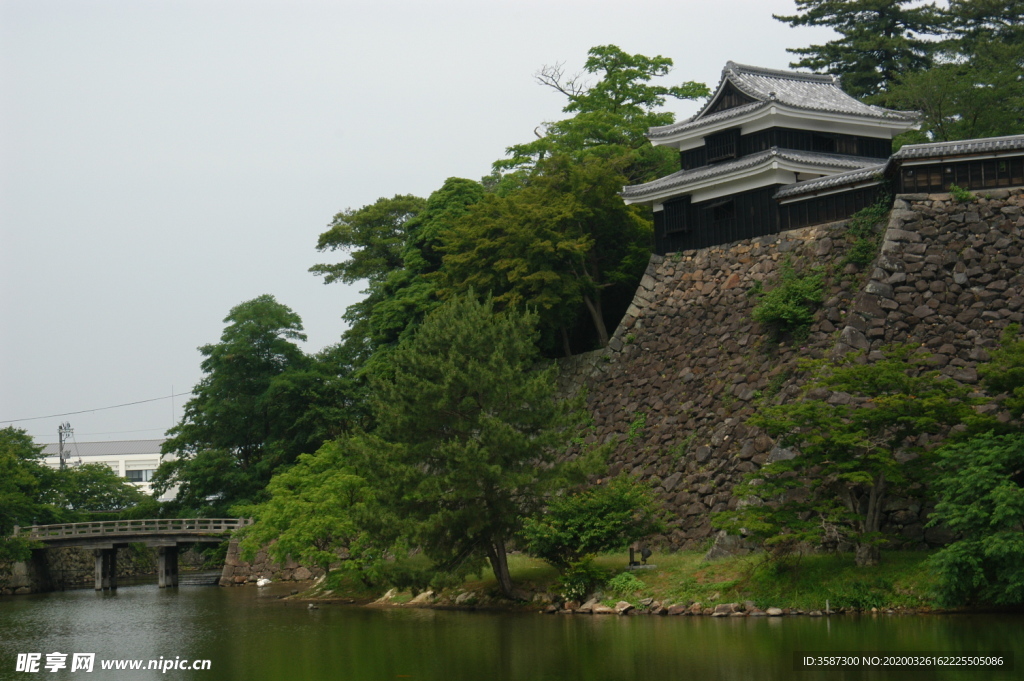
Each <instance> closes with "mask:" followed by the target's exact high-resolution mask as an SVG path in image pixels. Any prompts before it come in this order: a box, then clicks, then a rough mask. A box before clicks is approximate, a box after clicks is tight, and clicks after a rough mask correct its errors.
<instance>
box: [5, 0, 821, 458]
mask: <svg viewBox="0 0 1024 681" xmlns="http://www.w3.org/2000/svg"><path fill="white" fill-rule="evenodd" d="M772 12H775V13H785V14H790V13H792V12H793V2H792V1H791V0H717V1H715V2H707V1H700V2H697V1H692V0H674V1H671V2H668V1H666V2H661V1H654V0H633V1H632V2H623V1H622V0H610V1H609V0H585V1H577V0H566V1H560V0H549V1H548V2H536V1H534V0H521V1H517V2H512V1H508V0H491V1H484V0H477V1H475V2H471V1H468V0H463V1H461V2H459V1H445V0H434V1H432V2H415V1H413V0H401V1H392V2H387V1H383V2H382V1H379V0H378V1H377V2H372V3H371V2H353V1H345V2H342V1H337V2H302V1H298V0H290V1H288V2H285V1H284V0H263V1H260V0H244V1H238V2H228V1H220V0H192V1H189V0H179V1H173V2H172V1H162V2H156V1H151V0H0V324H2V327H0V329H2V331H0V427H3V426H6V425H8V423H7V420H10V419H30V418H33V417H41V416H49V415H51V414H64V413H66V412H76V411H82V410H91V409H97V408H100V407H107V406H111V405H117V404H123V403H129V402H135V401H139V400H148V399H154V398H161V397H163V398H167V396H169V395H170V394H171V390H172V386H173V390H174V392H176V393H184V392H188V391H189V390H190V389H191V387H192V386H193V385H194V384H195V383H196V382H197V381H198V380H199V379H200V377H201V372H200V370H199V363H200V360H201V356H200V354H199V353H198V351H197V350H196V348H197V347H198V346H200V345H203V344H205V343H212V342H216V341H217V340H218V339H219V337H220V333H221V331H222V329H223V326H224V324H223V321H222V320H223V318H224V317H225V316H226V315H227V313H228V311H229V310H230V309H231V308H232V307H233V306H235V305H237V304H238V303H240V302H242V301H245V300H249V299H251V298H254V297H256V296H258V295H261V294H264V293H270V294H272V295H274V296H276V297H277V299H278V301H280V302H282V303H284V304H286V305H288V306H289V307H291V308H292V309H293V310H295V311H296V312H297V313H298V314H299V315H300V316H301V317H302V319H303V321H304V323H305V326H306V331H307V333H308V335H309V342H308V343H307V344H306V350H307V351H310V352H312V351H316V350H319V349H320V348H322V347H324V346H326V345H329V344H331V343H333V342H336V341H337V340H338V338H339V336H340V334H341V332H342V330H343V328H344V326H343V323H342V321H341V319H340V317H341V314H342V313H343V312H344V309H345V307H346V306H347V305H349V304H351V303H352V302H355V301H356V300H358V299H359V293H358V291H359V289H360V287H358V286H356V287H351V288H349V287H344V286H342V285H341V284H332V285H330V286H324V285H323V283H322V280H321V279H320V278H319V277H315V276H313V275H312V274H309V273H308V272H307V270H308V268H309V267H310V266H311V265H313V264H315V263H318V262H330V261H333V260H336V259H341V258H342V257H343V256H342V254H340V253H325V254H320V253H317V252H316V250H315V245H316V240H317V236H318V235H319V234H320V233H321V232H322V231H324V229H325V228H326V226H327V224H328V223H329V222H330V220H331V217H332V216H333V215H334V214H335V213H337V212H338V211H340V210H342V209H345V208H348V207H359V206H363V205H365V204H368V203H372V202H374V201H376V200H377V199H378V198H379V197H381V196H393V195H395V194H405V193H410V194H417V195H419V196H423V197H426V196H427V195H429V193H430V192H431V191H433V190H435V189H437V188H439V187H440V186H441V184H442V183H443V182H444V180H445V179H446V178H447V177H450V176H460V177H467V178H472V179H479V178H480V177H481V176H483V175H485V174H487V173H488V172H489V167H490V164H491V163H492V162H493V161H494V160H496V159H498V158H500V157H502V155H503V152H504V149H505V148H506V147H507V146H509V145H511V144H516V143H519V142H526V141H529V140H530V139H532V136H533V132H532V131H533V129H534V128H535V127H536V126H537V125H538V124H540V123H541V122H542V121H546V120H557V119H559V118H562V117H563V116H562V115H561V113H560V109H561V107H562V106H563V104H564V101H563V100H562V99H561V96H560V95H558V94H557V93H555V92H553V91H551V90H549V89H546V88H544V87H542V86H540V85H538V84H536V83H535V81H534V80H533V74H534V73H535V72H536V71H537V70H538V69H539V68H540V67H541V66H542V65H545V64H553V63H555V62H565V63H566V69H567V70H568V71H570V72H574V71H577V70H579V69H580V68H581V67H582V64H583V62H584V60H585V58H586V52H587V50H588V49H589V48H590V47H592V46H595V45H602V44H609V43H611V44H615V45H618V46H619V47H621V48H622V49H623V50H625V51H627V52H630V53H641V54H645V55H648V56H654V55H659V54H660V55H663V56H666V57H671V58H672V59H673V60H674V61H675V70H674V72H673V73H672V74H671V75H670V76H669V77H668V78H667V79H665V84H672V83H675V82H682V81H686V80H697V81H704V82H706V83H707V84H708V85H709V87H712V88H713V87H714V86H715V84H716V83H717V82H718V79H719V76H720V73H721V69H722V67H723V66H724V65H725V62H726V61H727V60H730V59H731V60H733V61H737V62H740V63H746V64H755V65H759V66H766V67H772V68H786V67H787V65H788V63H789V61H790V60H791V55H789V54H788V53H787V52H786V51H785V48H786V47H800V46H805V45H809V44H811V43H812V42H816V43H820V42H822V41H824V40H827V39H829V32H828V31H823V30H821V29H791V28H789V27H788V26H786V25H784V24H782V23H780V22H777V21H775V20H773V19H772V18H771V14H772ZM674 108H675V110H676V113H677V114H678V115H679V116H681V117H686V116H689V115H691V114H692V113H693V112H694V111H695V108H696V106H695V105H692V106H688V105H676V106H675V107H674ZM186 399H187V398H186V397H178V398H175V399H174V400H173V410H172V400H170V399H159V400H157V401H154V402H149V403H147V404H142V405H138V406H132V407H123V408H118V409H108V410H103V411H94V412H89V413H81V414H71V415H66V416H59V417H53V418H40V419H34V420H19V421H17V422H15V423H14V424H13V425H16V426H18V427H21V428H25V429H26V430H28V432H29V433H30V434H31V435H33V436H34V437H35V438H36V440H37V441H38V442H54V441H56V439H57V426H58V424H59V423H60V422H62V421H69V422H70V423H71V425H72V427H74V429H75V439H76V440H77V441H79V442H86V441H93V440H125V439H143V438H153V437H160V436H162V435H163V433H164V431H166V429H167V428H169V427H170V426H171V425H172V424H173V422H174V419H175V418H180V417H181V407H182V404H183V403H184V401H185V400H186Z"/></svg>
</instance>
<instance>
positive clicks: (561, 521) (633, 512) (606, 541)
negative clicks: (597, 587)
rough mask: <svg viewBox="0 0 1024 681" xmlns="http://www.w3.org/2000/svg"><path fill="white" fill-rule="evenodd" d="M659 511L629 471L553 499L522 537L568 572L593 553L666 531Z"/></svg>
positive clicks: (528, 524)
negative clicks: (628, 473) (602, 483)
mask: <svg viewBox="0 0 1024 681" xmlns="http://www.w3.org/2000/svg"><path fill="white" fill-rule="evenodd" d="M660 514H661V505H660V503H659V502H658V500H657V499H656V498H655V497H654V495H653V493H652V491H651V489H650V488H649V487H648V486H646V485H644V484H643V483H641V482H640V481H638V480H637V479H636V478H634V477H632V476H628V475H625V476H619V477H617V478H614V479H612V480H610V481H608V482H607V483H606V484H604V485H598V486H595V487H590V488H587V489H584V490H580V491H576V492H574V493H571V494H565V495H562V496H558V497H555V498H554V499H553V500H552V501H551V503H549V504H548V507H547V509H546V510H545V512H544V513H543V515H539V516H536V517H532V518H527V519H526V521H525V523H524V524H523V530H522V535H523V538H524V540H525V541H526V547H527V549H528V550H529V551H530V553H531V554H533V555H535V556H538V557H540V558H543V559H544V560H546V561H547V562H549V563H551V564H552V565H554V566H555V567H557V568H559V570H561V571H563V572H564V571H566V570H567V569H568V568H570V566H572V565H574V564H579V562H580V561H582V560H584V559H585V558H586V557H587V556H589V555H596V554H599V553H604V552H605V551H612V550H615V549H621V548H624V547H626V546H628V545H629V544H631V543H633V542H635V541H637V540H639V539H643V538H644V537H648V536H650V535H652V534H657V533H658V532H661V531H664V528H665V525H664V522H663V520H662V518H661V517H660Z"/></svg>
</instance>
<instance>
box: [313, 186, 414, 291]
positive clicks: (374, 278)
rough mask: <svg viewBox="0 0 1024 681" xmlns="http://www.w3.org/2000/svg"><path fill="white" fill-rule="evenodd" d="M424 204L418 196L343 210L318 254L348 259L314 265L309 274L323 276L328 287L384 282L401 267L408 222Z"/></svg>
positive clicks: (324, 236)
mask: <svg viewBox="0 0 1024 681" xmlns="http://www.w3.org/2000/svg"><path fill="white" fill-rule="evenodd" d="M425 204H426V202H425V201H424V200H423V199H421V198H419V197H418V196H412V195H410V194H404V195H397V196H395V197H393V198H390V199H387V198H380V199H377V201H376V202H374V203H371V204H369V205H367V206H363V207H362V208H357V209H352V208H349V209H347V210H343V211H342V212H340V213H338V214H337V215H335V216H334V219H333V220H331V224H330V225H329V226H328V230H327V231H326V232H324V233H323V234H321V235H320V238H319V239H318V240H317V245H316V247H317V250H319V251H337V250H340V251H345V252H347V253H348V254H349V255H348V258H347V259H346V260H344V261H342V262H340V263H333V264H322V265H314V266H313V267H311V268H309V271H310V272H313V273H314V274H319V275H322V276H323V277H324V283H326V284H330V283H331V282H333V281H341V282H344V283H346V284H353V283H355V282H357V281H359V280H361V279H365V280H367V281H369V282H371V283H373V282H379V281H383V280H384V279H385V278H387V275H388V273H389V272H391V271H392V270H394V269H397V268H399V267H402V265H403V261H402V253H403V252H404V251H405V248H406V245H407V243H408V224H409V221H410V220H412V219H413V218H414V217H416V216H417V215H419V213H420V211H422V210H423V208H424V207H425Z"/></svg>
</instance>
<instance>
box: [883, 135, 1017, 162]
mask: <svg viewBox="0 0 1024 681" xmlns="http://www.w3.org/2000/svg"><path fill="white" fill-rule="evenodd" d="M1017 149H1021V150H1024V135H1008V136H1006V137H983V138H981V139H973V140H959V141H956V142H931V143H929V144H907V145H905V146H903V147H901V148H900V150H899V151H897V152H896V153H895V154H893V155H892V158H894V159H896V160H899V161H905V160H909V159H918V158H936V157H947V156H967V155H971V154H983V153H990V152H996V151H1014V150H1017Z"/></svg>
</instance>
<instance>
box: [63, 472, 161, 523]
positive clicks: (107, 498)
mask: <svg viewBox="0 0 1024 681" xmlns="http://www.w3.org/2000/svg"><path fill="white" fill-rule="evenodd" d="M57 478H58V480H59V489H60V496H61V501H60V503H61V504H62V505H63V506H64V507H66V508H67V509H68V510H70V511H75V512H77V513H88V512H90V511H123V510H125V509H129V508H132V507H135V506H137V505H139V504H141V503H143V502H145V501H146V500H147V499H149V497H148V496H147V495H146V494H145V493H143V492H142V491H141V490H140V489H139V488H138V487H136V486H135V485H133V484H132V483H130V482H128V481H127V480H125V479H124V478H122V477H121V476H119V475H118V474H117V473H115V472H114V471H113V470H112V469H111V468H110V466H107V465H106V464H101V463H87V464H85V465H82V466H72V467H70V468H65V469H64V470H62V471H60V472H59V473H58V475H57Z"/></svg>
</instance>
